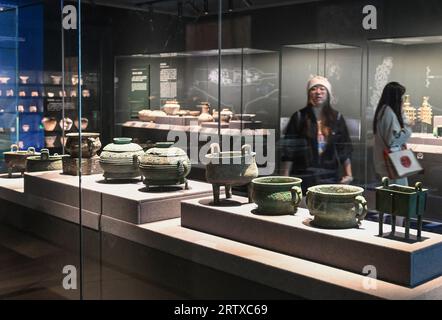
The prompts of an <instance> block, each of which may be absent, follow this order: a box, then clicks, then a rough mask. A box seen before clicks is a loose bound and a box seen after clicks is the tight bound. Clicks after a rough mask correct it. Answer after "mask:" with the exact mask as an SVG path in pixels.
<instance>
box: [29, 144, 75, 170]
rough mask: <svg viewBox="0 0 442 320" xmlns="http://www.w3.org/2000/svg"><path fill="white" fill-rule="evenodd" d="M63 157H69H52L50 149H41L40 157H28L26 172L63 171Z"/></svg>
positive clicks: (55, 155)
mask: <svg viewBox="0 0 442 320" xmlns="http://www.w3.org/2000/svg"><path fill="white" fill-rule="evenodd" d="M63 157H68V156H63V155H58V154H57V153H55V154H54V155H52V156H51V155H50V154H49V150H48V149H41V150H40V155H39V156H31V157H28V159H27V162H26V171H28V172H36V171H53V170H61V169H62V168H63V163H62V159H63Z"/></svg>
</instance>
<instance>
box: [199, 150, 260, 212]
mask: <svg viewBox="0 0 442 320" xmlns="http://www.w3.org/2000/svg"><path fill="white" fill-rule="evenodd" d="M206 159H207V160H208V163H207V166H206V180H207V182H209V183H211V184H212V186H213V198H214V203H215V204H219V195H220V186H222V185H223V186H225V190H226V198H231V197H232V186H240V185H245V184H248V183H250V182H251V181H252V180H253V179H254V178H256V177H258V166H257V165H256V161H255V153H254V152H252V147H251V146H250V145H248V144H245V145H243V146H242V148H241V151H225V152H221V151H220V147H219V144H218V143H213V144H211V145H210V153H209V154H207V155H206ZM249 202H252V198H251V188H250V185H249Z"/></svg>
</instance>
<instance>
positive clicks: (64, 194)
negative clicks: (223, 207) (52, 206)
mask: <svg viewBox="0 0 442 320" xmlns="http://www.w3.org/2000/svg"><path fill="white" fill-rule="evenodd" d="M81 186H82V208H83V209H84V210H87V211H90V212H94V213H98V214H103V215H107V216H110V217H113V218H116V219H119V220H123V221H126V222H130V223H134V224H142V223H147V222H152V221H159V220H164V219H171V218H177V217H179V216H180V211H181V208H180V202H181V201H182V200H188V199H193V198H196V197H202V196H208V195H211V194H212V185H210V184H208V183H203V182H198V181H192V180H189V188H190V189H189V190H184V186H171V187H162V188H159V187H158V188H156V187H151V188H150V189H149V191H147V190H146V188H145V185H144V184H143V183H142V182H141V179H133V180H110V181H108V182H107V183H106V182H105V181H104V178H103V175H101V174H96V175H89V176H82V184H81ZM24 192H25V193H26V194H31V195H33V196H36V197H41V198H45V199H49V200H52V201H56V202H58V203H63V204H66V205H69V206H72V207H77V208H78V207H79V196H80V193H79V178H78V177H75V176H70V175H65V174H62V173H61V171H50V172H36V173H26V174H25V177H24Z"/></svg>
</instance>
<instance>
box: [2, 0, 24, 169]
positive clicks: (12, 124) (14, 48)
mask: <svg viewBox="0 0 442 320" xmlns="http://www.w3.org/2000/svg"><path fill="white" fill-rule="evenodd" d="M17 17H18V8H17V7H15V6H2V11H0V149H1V150H2V152H1V154H3V152H4V151H8V150H9V149H10V148H11V144H17V143H18V141H19V117H18V105H19V104H18V101H19V94H18V88H19V77H18V43H19V37H18V21H17ZM20 108H21V107H20ZM23 111H24V110H23ZM21 147H22V148H23V147H24V146H21ZM2 163H3V161H2Z"/></svg>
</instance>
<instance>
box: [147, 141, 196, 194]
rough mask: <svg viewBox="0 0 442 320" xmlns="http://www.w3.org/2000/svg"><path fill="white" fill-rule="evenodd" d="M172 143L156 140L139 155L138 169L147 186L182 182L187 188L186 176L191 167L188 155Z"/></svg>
mask: <svg viewBox="0 0 442 320" xmlns="http://www.w3.org/2000/svg"><path fill="white" fill-rule="evenodd" d="M173 145H174V143H173V142H158V143H156V144H155V147H154V148H151V149H149V150H147V151H146V152H145V153H144V155H143V156H142V157H141V159H140V171H141V174H142V175H143V178H144V179H143V181H144V184H145V185H146V186H147V187H148V188H149V186H154V185H156V186H166V185H179V184H183V183H184V184H185V188H186V189H188V184H187V179H186V177H187V175H188V174H189V173H190V169H191V163H190V160H189V157H188V156H187V154H186V152H185V151H184V150H183V149H180V148H177V147H173Z"/></svg>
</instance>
